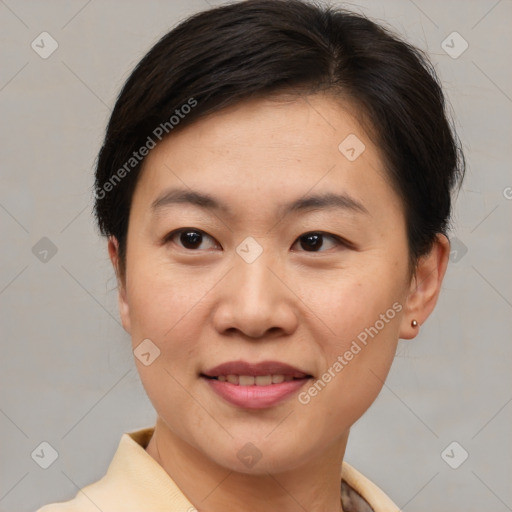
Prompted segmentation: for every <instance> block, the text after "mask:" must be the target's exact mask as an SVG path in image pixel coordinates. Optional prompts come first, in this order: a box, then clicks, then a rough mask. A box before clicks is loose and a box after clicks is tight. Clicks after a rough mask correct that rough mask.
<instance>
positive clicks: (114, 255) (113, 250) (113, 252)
mask: <svg viewBox="0 0 512 512" xmlns="http://www.w3.org/2000/svg"><path fill="white" fill-rule="evenodd" d="M108 254H109V256H110V261H111V262H112V266H113V267H114V271H115V273H116V278H117V301H118V305H119V315H120V317H121V323H122V324H123V328H124V330H125V331H126V332H127V333H130V329H131V324H130V307H129V305H128V301H127V299H126V283H125V282H124V281H123V279H122V278H121V277H120V271H119V243H118V241H117V239H116V237H114V236H109V237H108Z"/></svg>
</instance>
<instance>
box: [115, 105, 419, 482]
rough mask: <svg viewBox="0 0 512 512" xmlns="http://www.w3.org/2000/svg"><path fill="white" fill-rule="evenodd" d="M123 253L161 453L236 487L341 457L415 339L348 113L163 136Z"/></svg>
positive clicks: (244, 108)
mask: <svg viewBox="0 0 512 512" xmlns="http://www.w3.org/2000/svg"><path fill="white" fill-rule="evenodd" d="M347 137H348V139H347ZM344 141H345V142H344ZM340 144H341V146H340ZM362 144H364V146H363V145H362ZM166 194H167V196H166ZM200 196H208V197H209V198H210V199H208V200H206V199H200ZM194 198H196V200H194ZM179 230H184V231H183V232H180V231H179ZM171 233H174V234H171ZM127 240H128V243H127V256H126V281H125V282H124V286H123V287H122V289H121V295H120V301H121V302H120V304H121V317H122V321H123V325H124V327H125V329H126V330H127V331H128V332H129V333H130V334H131V336H132V343H133V348H134V349H135V355H136V356H137V357H136V359H135V360H136V364H137V366H138V370H139V372H140V376H141V380H142V383H143V385H144V387H145V389H146V392H147V394H148V396H149V398H150V400H151V401H152V403H153V405H154V407H155V409H156V411H157V413H158V415H159V417H160V418H161V420H162V422H163V423H164V424H165V426H166V428H167V429H168V433H169V435H171V436H172V437H173V438H174V439H176V440H179V441H180V442H181V441H183V442H185V443H187V445H189V446H192V447H193V448H194V449H195V450H197V451H198V452H197V453H200V454H202V455H204V456H206V457H207V458H208V459H210V460H211V461H214V462H216V463H218V464H220V465H221V466H224V467H227V468H229V469H232V470H235V471H242V472H247V473H260V472H265V471H270V470H272V471H280V470H285V469H287V468H288V469H290V468H293V467H298V466H299V465H300V464H303V463H306V462H307V461H310V460H312V458H314V457H320V456H321V455H322V454H326V453H329V452H331V451H332V450H333V449H334V448H335V447H336V446H340V444H339V443H341V440H342V439H346V436H347V435H348V430H349V428H350V426H351V425H352V424H353V423H354V422H355V421H356V420H357V419H358V418H359V417H360V416H361V415H362V414H363V413H364V412H365V411H366V409H367V408H368V407H369V406H370V404H371V403H372V402H373V401H374V399H375V398H376V396H377V394H378V393H379V391H380V389H381V387H382V385H383V381H384V379H385V378H386V375H387V373H388V370H389V368H390V365H391V362H392V360H393V356H394V354H395V349H396V345H397V341H398V338H399V336H401V329H402V330H404V329H406V328H405V325H406V324H407V325H408V324H410V321H411V318H406V315H405V314H404V312H405V307H404V305H405V301H406V300H407V297H408V295H409V291H410V286H411V282H410V279H409V274H408V266H407V262H408V245H407V238H406V228H405V219H404V213H403V210H402V204H401V201H400V200H399V198H398V196H397V194H396V192H395V191H394V189H393V188H392V186H391V185H390V182H389V180H388V179H386V174H385V171H384V167H383V161H382V160H381V157H380V155H379V152H378V149H377V148H376V147H375V146H374V145H373V144H372V142H371V141H370V140H369V138H368V137H367V135H366V134H365V133H364V132H363V131H362V129H361V127H360V126H359V125H358V123H357V122H356V120H355V119H354V117H352V116H351V115H350V114H349V113H348V111H347V110H344V109H342V107H341V106H340V104H339V103H338V102H335V101H334V100H333V99H332V98H330V97H328V96H325V95H313V96H309V97H307V98H302V99H295V100H293V101H279V102H278V101H277V100H276V99H274V100H269V99H265V100H262V99H258V100H251V101H250V102H245V103H243V104H240V105H238V106H236V107H230V108H229V109H227V110H224V111H223V112H221V113H216V114H214V115H212V116H210V117H207V118H204V119H203V120H200V121H198V122H196V123H194V124H192V125H190V126H189V127H187V128H185V129H183V130H182V131H180V132H176V133H175V134H172V136H171V137H169V138H168V139H165V140H164V141H163V142H162V143H160V144H159V145H158V146H157V147H156V148H155V149H153V150H151V151H150V153H149V155H148V156H147V158H146V160H145V165H144V169H143V171H142V173H141V176H140V179H139V181H138V183H137V186H136V190H135V192H134V196H133V202H132V206H131V213H130V222H129V229H128V238H127ZM144 340H145V341H144ZM141 343H142V345H141ZM225 363H232V364H233V366H230V367H224V368H220V369H218V368H217V369H216V367H218V366H219V365H221V364H225ZM243 363H247V365H246V366H243ZM259 363H268V364H267V365H265V364H263V365H259ZM251 365H253V366H251ZM254 365H255V366H254ZM285 365H286V366H285ZM206 375H209V376H210V377H217V378H208V377H206ZM227 375H231V377H227ZM233 375H234V376H235V377H233ZM239 375H242V378H241V379H239V378H238V377H239ZM269 376H270V377H269ZM272 376H273V377H272ZM256 377H259V378H257V379H256ZM291 378H293V380H291V381H290V380H289V379H291ZM283 380H284V382H283ZM251 383H253V384H251ZM315 383H316V385H315ZM249 443H250V444H249ZM250 461H252V462H250ZM254 461H256V462H257V463H256V462H254Z"/></svg>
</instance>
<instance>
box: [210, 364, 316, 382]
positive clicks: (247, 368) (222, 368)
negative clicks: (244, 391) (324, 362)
mask: <svg viewBox="0 0 512 512" xmlns="http://www.w3.org/2000/svg"><path fill="white" fill-rule="evenodd" d="M202 375H203V376H205V377H210V378H219V377H221V378H222V377H226V378H227V377H228V376H230V375H231V376H235V377H240V376H247V377H268V376H271V377H273V376H276V377H279V376H283V377H284V380H291V379H303V378H305V377H311V375H309V374H308V373H307V372H305V371H303V370H301V369H300V368H296V367H294V366H291V365H289V364H286V363H280V362H279V361H262V362H261V363H249V362H246V361H229V362H226V363H222V364H219V365H218V366H215V367H214V368H210V369H209V370H206V371H204V372H203V373H202ZM281 382H282V381H281ZM232 383H233V384H234V383H235V382H232ZM275 383H277V382H275ZM242 385H244V384H242ZM248 385H250V383H249V384H248ZM256 385H258V384H257V383H256ZM260 385H265V384H260Z"/></svg>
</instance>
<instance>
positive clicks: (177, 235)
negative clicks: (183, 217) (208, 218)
mask: <svg viewBox="0 0 512 512" xmlns="http://www.w3.org/2000/svg"><path fill="white" fill-rule="evenodd" d="M176 240H178V241H179V244H178V245H181V247H183V248H184V249H189V250H194V249H203V250H204V249H208V247H204V246H203V247H201V245H202V244H203V242H204V241H205V240H210V241H212V243H210V246H213V248H216V247H219V244H218V243H217V242H216V241H215V239H214V238H212V237H211V236H210V235H207V234H206V233H205V232H204V231H201V230H200V229H196V228H181V229H177V230H175V231H173V232H171V233H169V234H168V235H167V236H166V237H165V242H170V241H174V242H175V243H178V242H176ZM207 245H208V244H207Z"/></svg>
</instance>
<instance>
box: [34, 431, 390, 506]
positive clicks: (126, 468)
mask: <svg viewBox="0 0 512 512" xmlns="http://www.w3.org/2000/svg"><path fill="white" fill-rule="evenodd" d="M153 431H154V427H150V428H145V429H142V430H137V431H135V432H131V433H125V434H123V435H122V437H121V440H120V442H119V445H118V447H117V451H116V453H115V455H114V458H113V459H112V461H111V463H110V465H109V467H108V470H107V472H106V474H105V476H103V477H102V478H101V479H100V480H98V481H97V482H94V483H92V484H89V485H87V486H86V487H83V488H82V489H80V491H78V493H77V495H76V497H75V498H74V499H72V500H71V501H66V502H63V503H53V504H50V505H46V506H44V507H42V508H40V509H39V510H37V512H98V510H101V512H196V509H195V508H194V506H193V505H192V503H190V501H188V499H187V498H186V497H185V495H184V494H183V493H182V492H181V490H180V489H179V488H178V486H177V485H176V484H175V483H174V481H173V480H172V478H171V477H170V476H169V475H168V474H167V472H166V471H165V470H164V469H163V468H162V466H160V464H158V462H156V461H155V459H153V457H151V455H149V454H148V453H147V452H146V450H145V448H146V446H147V445H148V443H149V440H150V439H151V436H152V435H153ZM341 502H342V505H343V510H344V512H399V508H398V507H397V506H396V505H395V504H394V503H393V502H392V501H391V500H390V499H389V498H388V497H387V496H386V495H385V494H384V493H383V492H382V491H381V490H380V489H379V488H378V487H377V486H376V485H375V484H373V483H372V482H371V481H370V480H368V479H367V478H366V477H364V476H363V475H362V474H361V473H359V472H358V471H357V470H356V469H354V468H353V467H352V466H350V465H349V464H348V463H346V462H343V464H342V468H341Z"/></svg>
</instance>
